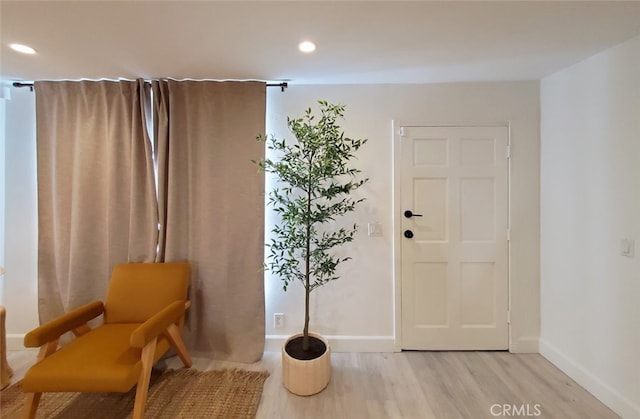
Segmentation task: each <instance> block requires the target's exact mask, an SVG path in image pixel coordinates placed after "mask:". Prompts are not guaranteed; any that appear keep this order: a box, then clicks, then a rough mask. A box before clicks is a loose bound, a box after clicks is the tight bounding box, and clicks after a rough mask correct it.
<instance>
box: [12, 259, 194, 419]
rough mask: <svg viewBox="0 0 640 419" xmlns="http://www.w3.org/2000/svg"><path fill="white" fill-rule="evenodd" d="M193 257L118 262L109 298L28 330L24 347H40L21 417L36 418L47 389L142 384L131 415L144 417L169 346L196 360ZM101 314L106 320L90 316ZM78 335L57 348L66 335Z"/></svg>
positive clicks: (87, 389) (187, 360)
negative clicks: (191, 344) (189, 320)
mask: <svg viewBox="0 0 640 419" xmlns="http://www.w3.org/2000/svg"><path fill="white" fill-rule="evenodd" d="M188 288H189V265H188V264H187V263H129V264H122V265H117V266H116V267H115V268H114V270H113V273H112V275H111V282H110V283H109V289H108V292H107V297H106V299H105V302H104V303H103V302H101V301H95V302H92V303H89V304H86V305H84V306H82V307H78V308H76V309H75V310H72V311H70V312H69V313H67V314H65V315H63V316H61V317H59V318H57V319H55V320H52V321H50V322H48V323H46V324H44V325H42V326H40V327H38V328H36V329H34V330H32V331H31V332H29V333H28V334H27V335H26V336H25V338H24V346H26V347H28V348H35V347H39V348H40V352H39V354H38V360H37V361H36V363H35V364H34V365H33V366H32V367H31V368H30V369H29V370H28V371H27V372H26V374H25V376H24V379H23V380H22V389H23V391H24V392H25V393H27V396H28V397H27V401H26V403H25V408H24V413H23V418H25V419H27V418H34V417H35V414H36V410H37V408H38V402H39V401H40V397H41V395H42V393H43V392H56V391H58V392H121V393H124V392H127V391H129V390H131V389H132V388H133V386H135V385H137V388H136V398H135V404H134V408H133V418H134V419H142V418H143V416H144V410H145V404H146V400H147V392H148V390H149V381H150V377H151V368H152V366H153V364H155V363H156V362H157V361H158V360H159V359H160V358H161V357H162V356H163V355H164V354H165V353H166V352H167V351H168V350H169V349H170V348H171V347H173V348H174V349H175V350H176V352H177V354H178V356H179V357H180V359H181V360H182V362H183V364H184V365H185V367H187V368H188V367H190V366H191V358H190V357H189V354H188V352H187V350H186V348H185V346H184V342H183V341H182V337H181V331H182V325H183V322H184V315H185V312H186V309H187V308H188V307H189V305H190V303H189V301H187V291H188ZM101 314H102V315H103V324H102V325H100V326H98V327H96V328H94V329H91V328H90V327H89V326H88V324H87V323H88V322H89V321H90V320H92V319H94V318H96V317H98V316H100V315H101ZM66 332H72V333H73V334H74V335H75V336H76V338H75V339H73V340H72V341H71V342H69V343H68V344H66V345H64V346H62V347H60V348H59V349H58V343H59V339H60V336H62V335H63V334H64V333H66Z"/></svg>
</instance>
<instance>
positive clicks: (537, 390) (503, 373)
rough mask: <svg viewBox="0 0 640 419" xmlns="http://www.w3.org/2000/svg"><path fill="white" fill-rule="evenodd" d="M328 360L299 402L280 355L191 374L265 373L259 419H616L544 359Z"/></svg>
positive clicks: (424, 356)
mask: <svg viewBox="0 0 640 419" xmlns="http://www.w3.org/2000/svg"><path fill="white" fill-rule="evenodd" d="M35 356H36V353H35V351H10V352H9V356H8V359H9V364H10V365H11V367H12V368H13V369H14V372H15V373H14V379H13V381H14V382H15V381H17V380H19V379H20V378H21V377H22V376H23V375H24V372H25V371H26V369H27V368H28V367H29V366H30V365H31V364H32V363H33V362H34V359H35ZM331 356H332V365H333V370H332V374H333V375H332V377H331V382H330V383H329V386H328V387H327V388H326V389H325V390H324V391H323V392H322V393H320V394H317V395H315V396H311V397H300V396H295V395H293V394H291V393H289V392H288V391H287V390H286V389H284V388H283V387H282V384H281V375H280V354H279V353H275V352H267V353H265V355H264V358H263V359H262V361H260V362H257V363H255V364H251V365H247V364H238V363H232V362H224V361H212V360H208V359H205V358H194V364H193V368H196V369H198V370H207V369H220V368H233V367H238V368H244V369H252V370H268V371H269V373H270V374H271V376H270V377H269V378H268V379H267V381H266V383H265V386H264V392H263V394H262V401H261V402H260V407H259V409H258V415H257V417H258V418H268V419H314V418H331V419H334V418H336V419H337V418H349V419H360V418H363V419H370V418H371V419H374V418H383V419H387V418H410V419H414V418H415V419H427V418H437V419H456V418H464V419H482V418H495V417H498V418H500V417H502V418H504V417H526V416H527V413H528V414H529V417H537V418H559V419H571V418H576V419H586V418H594V419H607V418H617V417H618V416H617V415H616V414H614V413H613V412H612V411H611V410H609V409H608V408H607V407H606V406H604V405H603V404H602V403H600V402H599V401H598V400H597V399H596V398H595V397H593V396H592V395H591V394H589V393H588V392H587V391H586V390H584V389H583V388H582V387H580V386H579V385H578V384H576V383H575V382H574V381H573V380H571V379H570V378H569V377H567V376H566V375H565V374H564V373H562V372H561V371H560V370H558V369H557V368H556V367H555V366H553V365H552V364H551V363H550V362H548V361H547V360H545V359H544V358H543V357H542V356H540V355H533V354H526V355H524V354H510V353H507V352H402V353H333V354H331ZM180 365H181V364H180V361H179V360H178V359H177V358H172V359H169V360H168V361H166V366H167V367H170V368H178V367H180ZM495 404H497V405H505V404H506V405H508V406H509V407H508V408H509V409H513V408H512V407H510V406H511V405H515V407H516V408H517V409H520V410H519V411H518V412H520V413H521V414H520V415H504V414H502V415H500V414H501V413H504V410H503V409H504V408H503V407H500V406H494V407H493V413H494V414H498V415H495V416H494V415H492V412H491V409H492V405H495ZM523 405H524V408H523V407H522V406H523ZM536 405H537V408H536ZM527 407H528V411H527V410H524V409H527ZM538 411H539V412H540V414H539V415H536V413H537V412H538ZM511 412H513V410H512V411H511ZM511 412H509V413H511ZM522 413H523V414H522Z"/></svg>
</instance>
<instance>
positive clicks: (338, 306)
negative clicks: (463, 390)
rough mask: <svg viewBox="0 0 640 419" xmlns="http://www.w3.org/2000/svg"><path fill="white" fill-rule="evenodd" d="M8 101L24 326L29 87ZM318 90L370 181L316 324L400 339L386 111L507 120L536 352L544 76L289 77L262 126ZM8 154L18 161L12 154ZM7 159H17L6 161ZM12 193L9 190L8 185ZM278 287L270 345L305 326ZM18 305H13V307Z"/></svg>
mask: <svg viewBox="0 0 640 419" xmlns="http://www.w3.org/2000/svg"><path fill="white" fill-rule="evenodd" d="M13 94H14V98H13V99H12V101H11V102H10V103H8V107H7V128H8V131H9V132H10V135H8V136H7V163H8V167H7V172H8V174H7V198H8V203H7V227H9V225H11V226H12V227H11V228H10V229H9V228H7V232H6V241H7V246H9V243H11V246H12V250H11V252H9V249H7V250H8V251H7V269H8V271H9V270H10V271H11V274H10V276H9V274H8V275H7V280H8V281H9V280H10V281H11V282H12V286H11V287H10V288H9V287H8V288H7V295H6V297H7V300H8V301H9V302H10V305H11V307H10V309H9V312H10V314H9V319H8V328H9V333H13V334H15V335H16V336H15V337H16V338H15V339H14V340H13V342H14V346H15V345H19V344H20V340H19V339H18V337H19V336H20V334H21V333H25V332H26V331H28V330H29V329H30V328H31V327H32V326H33V325H34V324H35V323H36V322H37V320H36V319H37V315H36V302H37V294H36V276H37V275H36V263H37V262H36V254H35V249H36V246H37V242H36V240H37V238H36V234H35V231H34V228H35V226H36V222H37V220H36V202H35V199H36V195H35V151H34V150H35V149H34V140H33V135H34V133H33V127H34V122H33V118H34V110H33V106H34V102H33V93H31V92H29V91H28V90H25V89H23V90H18V89H13ZM319 99H326V100H328V101H331V102H341V103H344V104H346V105H347V113H346V120H345V122H344V124H343V125H342V127H343V128H344V129H345V131H346V133H347V134H348V135H350V136H352V137H361V138H368V139H369V143H367V145H366V146H365V147H363V148H362V149H361V153H360V154H359V156H360V159H359V165H360V168H361V169H362V170H363V171H364V172H365V173H364V175H365V176H367V177H370V178H371V182H370V183H369V184H368V185H367V186H366V187H365V188H363V189H364V190H361V192H362V196H364V197H366V198H367V201H365V203H363V205H362V206H361V207H360V209H359V210H358V212H357V213H356V214H355V217H354V221H356V222H357V223H358V224H360V226H361V227H364V229H361V232H360V233H359V234H358V237H357V239H356V242H354V243H353V246H352V248H351V249H350V250H349V251H351V252H352V253H353V254H352V256H353V260H352V261H350V262H348V263H347V264H345V269H344V270H343V271H342V273H343V278H342V279H340V280H338V281H335V282H333V283H330V284H328V285H326V286H325V287H322V288H320V289H318V290H316V291H314V293H313V295H312V319H311V327H312V329H313V330H315V331H318V332H321V333H323V334H325V335H327V336H328V337H329V338H330V339H331V341H332V345H333V348H334V350H342V351H344V350H347V351H349V350H354V351H365V350H374V351H392V350H394V349H395V348H396V346H395V342H394V339H395V337H396V335H395V332H396V331H395V321H396V319H395V317H394V316H395V307H394V304H395V295H394V289H395V284H394V277H393V272H394V267H393V258H394V253H393V247H392V237H393V236H392V232H393V230H392V229H393V225H392V220H393V214H392V208H393V180H392V172H393V166H392V149H393V143H392V138H393V136H392V132H391V121H392V120H395V121H398V122H404V123H425V124H436V125H437V124H461V125H470V124H507V123H509V122H511V127H512V144H513V158H512V165H513V168H512V185H511V217H512V247H511V249H512V251H511V275H512V277H511V283H512V285H511V294H512V304H513V307H512V316H511V317H512V325H511V326H512V329H511V348H512V349H513V350H514V351H521V352H536V351H537V350H538V346H537V340H538V336H539V293H538V289H539V280H538V277H539V273H538V272H539V271H538V266H539V258H538V249H539V243H538V235H539V230H538V219H539V211H538V208H539V205H538V204H539V85H538V82H512V83H464V84H436V85H358V86H349V85H337V86H298V85H292V86H290V88H289V89H287V90H286V92H285V93H281V92H280V91H279V89H269V90H268V103H267V108H268V120H267V132H268V133H270V134H274V135H276V136H277V137H279V138H282V137H284V136H287V135H288V132H287V129H286V116H298V115H301V113H302V112H303V110H304V109H306V108H307V107H309V106H313V105H314V104H315V102H316V101H317V100H319ZM9 162H11V163H9ZM9 166H11V168H10V167H9ZM10 195H11V198H9V196H10ZM371 221H378V222H380V223H382V225H383V236H382V237H368V236H367V235H366V224H367V223H368V222H371ZM296 285H298V284H294V286H292V287H291V289H290V290H289V291H287V293H283V292H282V288H281V284H280V282H279V280H277V279H274V278H272V277H270V276H267V280H266V297H267V334H268V346H267V348H268V349H271V350H279V347H278V343H279V342H280V341H281V336H284V335H288V334H291V333H295V332H298V331H300V330H301V329H302V326H301V325H302V321H303V315H302V311H303V304H302V297H301V295H302V289H301V287H299V286H296ZM12 312H13V313H15V314H13V315H12V314H11V313H12ZM273 313H285V315H286V320H285V328H283V329H274V328H273V327H272V326H273V325H272V319H273Z"/></svg>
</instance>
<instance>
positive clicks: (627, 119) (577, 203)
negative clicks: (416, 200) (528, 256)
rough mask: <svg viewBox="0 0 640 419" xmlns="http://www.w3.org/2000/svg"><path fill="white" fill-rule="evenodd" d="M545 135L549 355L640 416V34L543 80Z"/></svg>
mask: <svg viewBox="0 0 640 419" xmlns="http://www.w3.org/2000/svg"><path fill="white" fill-rule="evenodd" d="M541 138H542V146H541V147H542V151H541V241H540V245H541V293H542V296H541V299H542V301H541V311H542V338H541V353H542V354H543V355H544V356H545V357H547V358H548V359H550V360H551V361H552V362H553V363H555V364H556V365H558V366H559V367H560V368H562V369H563V370H564V371H565V372H567V373H568V374H569V375H570V376H571V377H573V378H574V379H575V380H576V381H578V382H579V383H580V384H581V385H583V386H584V387H586V388H587V389H588V390H589V391H591V392H592V393H593V394H595V395H596V396H597V397H598V398H599V399H601V400H602V401H603V402H605V403H607V404H608V405H609V406H610V407H612V408H613V409H614V410H615V411H616V412H617V413H618V414H620V415H621V416H623V417H625V418H640V361H639V360H638V356H639V355H640V183H639V180H640V37H636V38H634V39H632V40H630V41H627V42H626V43H624V44H621V45H619V46H617V47H614V48H612V49H609V50H607V51H604V52H602V53H600V54H598V55H596V56H593V57H591V58H589V59H588V60H586V61H583V62H581V63H579V64H576V65H574V66H573V67H570V68H568V69H565V70H563V71H560V72H559V73H557V74H554V75H552V76H550V77H547V78H545V79H544V80H542V83H541ZM622 238H631V239H634V240H635V242H636V256H635V257H634V258H629V257H624V256H621V255H620V254H619V251H620V247H619V245H620V240H621V239H622Z"/></svg>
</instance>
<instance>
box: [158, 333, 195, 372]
mask: <svg viewBox="0 0 640 419" xmlns="http://www.w3.org/2000/svg"><path fill="white" fill-rule="evenodd" d="M165 336H166V337H167V339H169V342H170V343H171V345H172V346H173V347H174V349H175V350H176V352H177V353H178V356H179V357H180V360H181V361H182V363H183V364H184V366H185V367H187V368H189V367H191V364H192V362H191V357H190V356H189V352H187V348H186V347H185V346H184V341H183V340H182V337H181V336H180V329H179V328H178V326H176V325H175V324H172V325H171V326H169V328H168V329H167V330H166V333H165Z"/></svg>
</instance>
